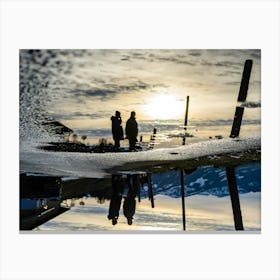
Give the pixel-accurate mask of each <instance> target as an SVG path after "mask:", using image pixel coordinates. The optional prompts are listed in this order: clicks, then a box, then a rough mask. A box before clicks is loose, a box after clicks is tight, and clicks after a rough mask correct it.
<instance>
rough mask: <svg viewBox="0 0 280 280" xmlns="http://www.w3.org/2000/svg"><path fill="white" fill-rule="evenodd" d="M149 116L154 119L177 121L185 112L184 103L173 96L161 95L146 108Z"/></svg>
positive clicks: (152, 99) (150, 100) (150, 101)
mask: <svg viewBox="0 0 280 280" xmlns="http://www.w3.org/2000/svg"><path fill="white" fill-rule="evenodd" d="M144 111H145V113H146V114H147V115H149V116H150V117H152V118H154V119H176V118H178V117H179V116H180V115H181V114H182V113H183V111H184V103H183V102H182V101H179V100H177V99H176V98H175V97H174V96H172V95H167V94H159V95H157V96H155V97H153V98H151V99H149V100H148V101H147V104H146V105H145V106H144Z"/></svg>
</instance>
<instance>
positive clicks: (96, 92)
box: [72, 81, 159, 98]
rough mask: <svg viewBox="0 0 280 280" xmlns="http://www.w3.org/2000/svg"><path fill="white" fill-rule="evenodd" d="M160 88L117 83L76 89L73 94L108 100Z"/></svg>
mask: <svg viewBox="0 0 280 280" xmlns="http://www.w3.org/2000/svg"><path fill="white" fill-rule="evenodd" d="M157 86H159V85H158V84H156V85H151V84H148V83H144V82H142V81H137V82H134V83H130V84H126V85H125V84H117V83H107V84H106V83H104V82H103V83H102V84H100V86H98V87H96V88H92V89H86V90H84V89H75V90H73V91H72V92H74V93H75V94H76V95H81V94H82V95H85V96H90V97H101V98H107V97H110V98H111V97H112V96H114V95H117V94H119V93H127V92H134V91H135V92H137V91H141V90H152V89H153V88H154V87H157Z"/></svg>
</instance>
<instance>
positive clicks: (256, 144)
mask: <svg viewBox="0 0 280 280" xmlns="http://www.w3.org/2000/svg"><path fill="white" fill-rule="evenodd" d="M260 146H261V139H260V138H259V137H255V138H254V137H253V138H242V139H239V140H235V139H231V138H229V139H221V140H209V141H204V142H198V143H194V144H190V145H186V146H180V147H176V148H161V149H154V150H150V151H143V152H135V153H104V154H98V153H93V154H90V153H67V152H46V151H41V150H38V149H36V148H33V149H30V147H29V146H26V147H24V145H22V147H21V150H20V171H21V172H38V173H44V174H48V175H59V176H79V177H94V178H99V177H104V176H105V175H106V173H107V172H106V170H108V169H110V168H113V167H115V166H121V165H124V164H129V163H134V162H146V163H147V162H151V164H152V163H153V162H154V161H169V162H170V164H172V162H174V161H178V160H184V159H186V160H187V159H194V158H198V157H203V156H215V155H218V154H223V153H240V152H241V153H242V152H243V151H247V150H249V149H260Z"/></svg>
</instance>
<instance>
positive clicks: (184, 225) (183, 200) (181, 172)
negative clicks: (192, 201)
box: [180, 170, 186, 230]
mask: <svg viewBox="0 0 280 280" xmlns="http://www.w3.org/2000/svg"><path fill="white" fill-rule="evenodd" d="M180 175H181V197H182V218H183V230H186V214H185V182H184V170H180Z"/></svg>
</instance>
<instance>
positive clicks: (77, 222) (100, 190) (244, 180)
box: [21, 163, 261, 232]
mask: <svg viewBox="0 0 280 280" xmlns="http://www.w3.org/2000/svg"><path fill="white" fill-rule="evenodd" d="M234 172H235V173H234V174H235V178H236V184H237V186H238V193H239V195H238V193H237V200H238V204H239V200H240V206H238V207H239V209H238V207H237V210H239V212H241V213H242V217H240V218H241V224H242V227H243V226H244V230H246V231H260V230H261V224H260V201H261V192H260V191H261V188H260V164H259V163H252V164H247V165H241V166H239V167H236V168H235V169H234ZM180 175H182V172H180V171H179V170H177V171H175V170H174V171H170V172H165V173H158V174H153V175H151V174H150V173H145V172H123V173H119V174H115V175H112V178H105V179H87V178H84V179H79V178H76V179H75V178H59V179H57V178H48V179H46V178H43V177H41V178H39V177H38V176H36V177H35V178H36V179H35V180H33V179H34V178H33V179H32V180H31V181H30V178H31V177H30V176H25V177H24V176H22V178H21V202H23V201H26V199H27V198H26V197H27V195H28V193H29V194H31V193H33V197H32V201H33V202H34V201H37V202H38V201H41V204H40V203H39V204H40V205H41V206H40V207H41V209H39V210H38V209H33V213H32V216H31V217H32V219H33V220H34V217H35V218H36V219H35V220H36V221H37V220H38V217H39V218H40V219H41V220H40V223H37V224H35V226H34V224H33V227H30V228H28V227H26V228H25V227H24V226H22V225H26V221H28V222H30V217H27V218H28V219H27V218H26V217H24V219H23V216H22V215H21V229H34V228H35V230H41V231H56V232H67V231H82V232H86V231H127V230H129V231H131V230H132V231H150V230H155V231H169V230H175V231H182V230H183V224H184V222H183V221H184V218H183V217H184V215H183V213H184V212H183V211H182V209H183V208H182V206H183V203H182V201H183V199H182V197H181V194H182V193H184V194H185V197H184V202H185V224H186V231H201V232H204V231H206V232H207V231H222V230H224V231H234V230H235V229H238V228H237V227H236V219H237V218H236V217H237V216H236V214H235V215H233V211H236V205H235V203H236V202H234V201H236V197H234V196H232V193H230V192H229V189H230V187H229V185H228V178H229V177H228V169H226V168H213V167H209V166H205V167H201V168H198V169H197V170H191V171H189V172H184V183H185V184H184V186H185V187H184V192H182V188H181V185H180V182H182V180H180V179H181V178H180ZM38 178H39V179H38ZM27 179H28V180H27ZM38 180H39V181H38ZM53 180H56V181H57V180H58V182H59V184H57V186H58V189H55V188H53V186H52V183H51V182H52V181H53ZM34 182H35V183H34ZM42 182H44V184H43V183H42ZM46 182H47V183H46ZM40 184H41V187H40V190H41V191H40V192H38V190H39V188H38V185H40ZM33 185H34V186H33ZM42 186H44V187H42ZM34 190H36V192H35V193H34ZM50 190H51V191H52V194H55V196H54V197H50V196H49V197H48V199H47V200H46V198H44V192H45V193H46V192H47V193H49V191H50ZM22 195H24V198H23V197H22ZM29 199H30V198H29ZM59 201H60V202H59ZM43 202H44V203H43ZM58 202H59V203H58ZM33 204H34V203H33ZM35 204H36V203H35ZM35 204H34V205H35ZM37 204H38V203H37ZM37 204H36V205H37ZM50 205H51V206H52V208H55V209H56V211H57V212H56V214H55V215H53V216H50V217H49V218H48V219H46V220H42V217H44V216H46V214H48V213H49V212H48V211H50V210H51V209H52V208H50ZM36 207H37V206H36ZM48 207H49V208H48ZM57 207H58V208H57ZM65 209H66V210H65ZM234 209H235V210H234ZM62 210H63V211H62ZM67 210H68V211H67ZM58 211H61V213H59V212H58ZM65 211H66V212H65ZM22 213H26V209H23V203H22V205H21V214H22ZM36 215H37V216H36Z"/></svg>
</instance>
